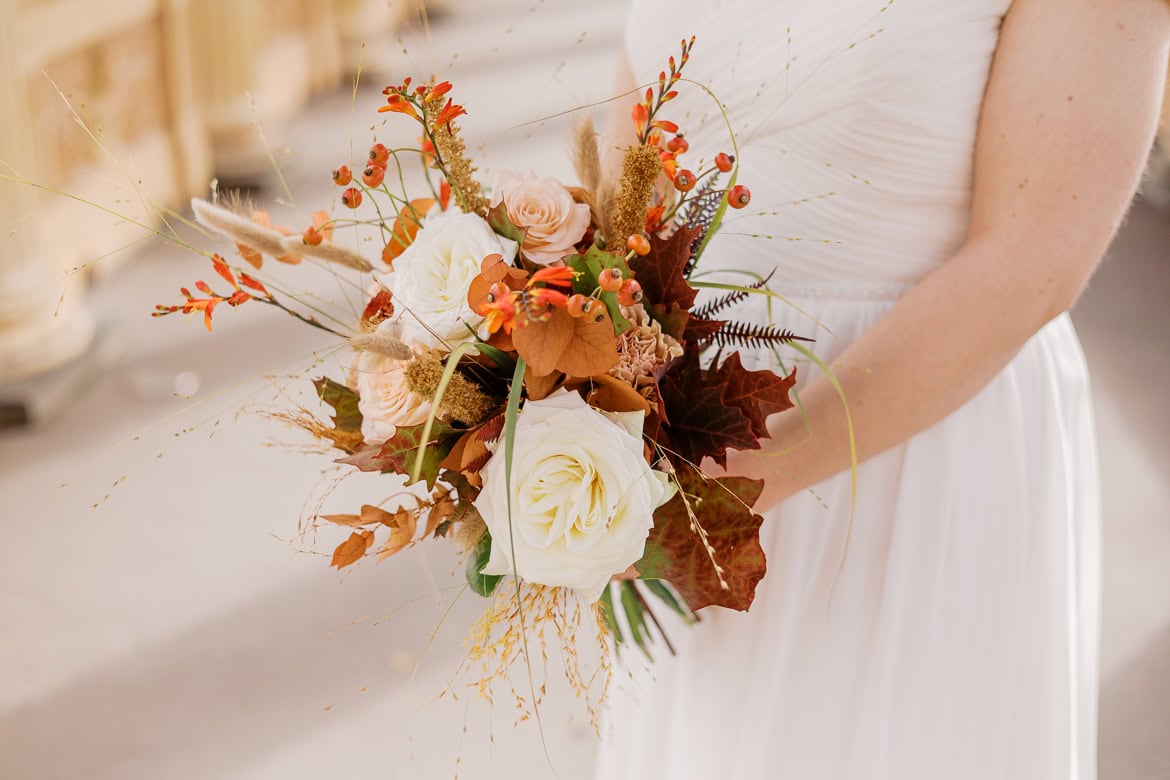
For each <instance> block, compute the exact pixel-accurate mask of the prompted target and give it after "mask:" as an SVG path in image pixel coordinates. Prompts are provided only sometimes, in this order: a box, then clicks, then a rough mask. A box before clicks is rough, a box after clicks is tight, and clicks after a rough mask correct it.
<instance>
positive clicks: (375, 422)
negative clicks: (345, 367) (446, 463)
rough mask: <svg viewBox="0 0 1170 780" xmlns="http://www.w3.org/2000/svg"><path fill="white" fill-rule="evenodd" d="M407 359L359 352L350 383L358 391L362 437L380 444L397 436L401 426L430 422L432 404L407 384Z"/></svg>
mask: <svg viewBox="0 0 1170 780" xmlns="http://www.w3.org/2000/svg"><path fill="white" fill-rule="evenodd" d="M406 364H407V361H405V360H395V359H394V358H390V357H386V356H385V355H381V354H379V353H377V352H359V353H358V354H357V359H356V360H355V361H354V364H353V367H352V368H351V369H350V372H349V380H350V381H349V385H350V387H352V388H353V389H354V390H355V391H356V392H357V394H358V411H360V412H361V413H362V438H363V439H365V440H366V441H367V442H369V443H371V444H379V443H381V442H384V441H386V440H387V439H389V438H391V437H393V436H394V433H395V431H397V429H398V426H400V425H402V426H407V425H421V424H422V423H424V422H426V421H427V417H428V416H429V415H430V412H431V403H430V400H429V399H427V398H423V397H422V396H419V395H417V394H415V393H412V392H411V391H410V390H409V389H408V388H407V386H406V375H405V373H406Z"/></svg>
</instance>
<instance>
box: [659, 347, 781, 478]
mask: <svg viewBox="0 0 1170 780" xmlns="http://www.w3.org/2000/svg"><path fill="white" fill-rule="evenodd" d="M658 391H659V395H660V396H661V398H662V406H663V410H662V411H663V416H664V417H665V418H666V420H667V424H666V425H665V426H664V427H665V428H666V433H667V436H668V437H669V439H670V447H671V449H672V450H673V451H674V453H675V455H674V456H672V457H675V458H678V459H681V460H682V462H684V463H691V464H695V465H698V464H700V463H701V462H702V461H703V458H708V457H709V458H714V459H715V462H717V463H719V464H720V465H723V464H726V463H727V450H728V449H729V448H731V449H737V450H754V449H759V447H760V442H759V437H758V436H757V435H756V433H755V432H754V430H753V429H752V420H751V418H750V417H749V416H748V415H747V414H745V413H744V411H743V409H741V408H740V407H739V406H737V405H733V404H728V403H727V402H726V401H724V400H723V398H724V394H725V393H726V391H727V385H726V383H725V382H724V381H721V380H720V378H719V376H718V375H717V374H716V373H715V372H713V371H706V370H704V369H703V368H701V367H700V365H699V353H698V350H695V349H688V350H687V352H686V354H685V355H684V356H683V357H682V358H681V359H679V360H676V361H675V362H674V363H673V364H671V366H670V369H669V370H667V372H666V374H665V376H663V377H662V379H661V381H660V382H659V383H658Z"/></svg>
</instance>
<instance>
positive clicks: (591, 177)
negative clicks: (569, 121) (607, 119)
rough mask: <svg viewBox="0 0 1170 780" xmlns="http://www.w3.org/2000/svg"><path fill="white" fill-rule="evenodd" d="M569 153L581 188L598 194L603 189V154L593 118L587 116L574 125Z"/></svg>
mask: <svg viewBox="0 0 1170 780" xmlns="http://www.w3.org/2000/svg"><path fill="white" fill-rule="evenodd" d="M569 151H570V152H571V155H572V158H573V170H575V171H576V172H577V179H578V181H580V182H581V186H582V187H584V188H585V189H586V190H588V191H589V193H590V194H591V195H593V194H596V193H597V191H598V189H599V188H600V187H601V152H600V150H599V149H598V148H597V130H596V129H595V128H594V127H593V117H591V116H586V117H585V118H584V119H581V120H579V121H578V122H576V123H574V125H573V136H572V139H571V141H570V149H569Z"/></svg>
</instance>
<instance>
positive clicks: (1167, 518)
mask: <svg viewBox="0 0 1170 780" xmlns="http://www.w3.org/2000/svg"><path fill="white" fill-rule="evenodd" d="M448 8H449V9H450V12H449V14H448V15H447V16H446V18H443V19H438V20H436V23H435V25H434V26H433V28H432V30H431V36H430V41H429V44H428V43H426V42H425V41H424V39H423V37H422V36H420V35H419V34H417V33H412V34H408V35H405V36H404V38H403V41H402V42H391V41H385V42H380V43H378V45H377V46H375V45H374V44H372V45H371V47H370V48H371V51H373V50H375V49H377V51H378V52H379V53H380V54H381V55H382V56H380V57H376V58H375V57H373V56H371V61H372V62H373V61H375V60H376V61H377V67H378V68H380V69H381V71H382V72H379V73H376V74H374V75H371V76H369V78H368V79H367V80H366V81H365V83H364V85H363V86H362V87H360V88H359V90H358V92H357V100H356V102H355V101H354V100H353V98H352V96H351V94H350V93H349V91H348V90H345V91H339V92H338V93H337V94H335V95H332V96H329V97H326V98H323V99H321V100H319V101H318V102H316V103H315V104H314V105H313V106H311V107H310V108H309V110H308V111H306V112H305V113H304V115H302V116H300V117H298V118H297V119H296V121H295V122H293V123H292V125H291V126H290V127H289V128H288V129H287V133H286V134H285V137H284V144H283V145H285V146H287V147H288V149H289V150H290V152H289V153H288V154H287V155H286V156H283V157H282V160H283V165H284V170H285V174H286V177H287V180H288V184H289V188H290V190H291V191H292V193H294V194H295V195H296V203H295V204H293V203H291V202H287V198H284V199H283V200H284V201H286V202H284V203H279V201H280V200H282V198H281V191H280V190H279V189H278V188H276V187H275V186H270V187H269V188H268V189H267V190H265V191H262V192H260V193H258V195H257V199H258V200H261V201H264V202H266V203H273V204H276V205H274V206H273V208H272V211H273V213H274V216H279V218H280V219H281V220H283V221H285V222H287V223H289V224H293V225H297V224H302V223H306V222H307V215H308V213H309V212H310V211H312V210H313V209H314V208H317V207H319V206H320V205H324V204H327V203H328V202H329V199H331V198H333V197H335V196H336V193H335V192H334V191H333V188H332V187H331V185H330V184H329V181H328V172H329V170H331V169H332V168H333V167H334V166H335V165H336V164H337V163H338V162H340V161H344V160H346V159H349V155H350V148H351V147H350V138H351V137H352V138H353V146H354V147H355V148H357V149H358V150H359V153H360V150H361V149H364V147H365V145H366V144H367V143H368V141H369V133H368V129H369V128H370V126H371V125H372V124H373V120H370V119H368V117H372V116H373V114H372V111H373V107H374V106H376V105H377V104H378V103H379V102H380V100H381V98H380V96H379V95H378V91H379V90H380V87H381V86H382V85H383V84H384V83H388V82H389V81H392V80H393V81H396V80H398V79H400V78H401V77H402V76H403V75H406V73H407V72H414V73H417V74H425V73H427V72H429V71H431V70H442V71H443V72H445V73H449V74H450V76H451V77H452V79H453V80H455V81H456V82H457V84H458V87H459V89H460V91H461V94H462V95H463V96H464V97H465V102H467V103H468V108H469V110H470V111H471V112H472V114H471V115H470V116H469V117H468V118H467V120H466V122H465V126H466V127H467V128H468V133H469V134H471V136H472V137H473V139H474V140H475V143H476V146H477V147H478V148H477V150H476V154H477V156H479V157H480V159H484V160H490V161H491V162H492V165H493V166H495V167H498V168H506V167H514V168H535V169H539V170H547V171H549V172H551V173H554V174H556V175H561V176H564V177H566V178H568V177H569V168H568V163H567V162H566V161H565V157H564V153H563V150H564V130H565V120H563V119H556V120H550V121H547V122H543V123H537V124H535V125H525V126H520V127H515V125H517V124H518V123H520V122H524V121H527V120H530V119H538V118H540V117H542V116H547V115H551V114H555V113H557V112H559V111H561V110H563V109H566V108H569V107H572V106H576V105H580V104H585V103H588V102H591V101H595V100H599V99H603V98H605V97H607V96H608V95H609V94H610V91H611V90H610V84H611V80H612V72H613V56H612V51H613V46H614V44H615V41H616V40H618V34H619V32H618V31H619V26H620V21H621V18H622V13H623V9H622V3H621V2H618V0H598V2H594V3H590V4H587V5H585V6H582V5H580V4H572V3H569V2H567V0H533V2H532V3H530V4H529V3H524V4H521V3H517V2H515V0H491V2H486V3H478V4H475V5H474V6H473V5H472V4H470V3H461V4H460V3H456V2H451V3H449V4H448ZM404 48H405V50H406V51H405V53H402V51H401V50H402V49H404ZM452 52H459V56H458V57H456V58H454V59H452V58H451V56H450V55H451V53H452ZM408 68H409V70H408ZM504 85H506V88H505V86H504ZM485 96H490V97H485ZM351 109H356V118H354V119H352V120H351ZM347 128H352V131H351V130H348V129H347ZM378 132H379V134H380V135H382V134H385V133H386V132H387V131H385V130H383V129H382V127H381V126H380V125H379V126H378ZM400 140H409V139H400ZM269 184H270V185H271V184H272V183H271V182H270V183H269ZM184 235H189V234H186V233H185V234H184ZM189 237H191V238H192V239H193V240H195V241H199V242H202V244H203V245H206V244H207V239H205V238H199V237H197V236H189ZM1168 248H1170V220H1168V219H1167V217H1166V215H1165V214H1157V213H1155V211H1154V210H1153V209H1152V208H1151V207H1149V206H1146V205H1143V204H1140V203H1139V204H1138V205H1137V207H1136V208H1135V210H1134V212H1133V214H1132V217H1131V219H1130V222H1129V224H1128V225H1127V227H1126V229H1125V231H1124V232H1123V234H1122V235H1121V236H1120V238H1119V239H1118V241H1117V243H1116V245H1115V246H1114V248H1113V250H1112V251H1111V253H1110V257H1109V259H1108V261H1107V262H1106V264H1105V265H1104V267H1103V268H1102V270H1101V272H1100V273H1099V274H1098V276H1097V277H1096V279H1095V281H1094V283H1093V285H1092V287H1091V289H1090V290H1089V292H1088V293H1087V295H1086V296H1085V298H1084V300H1083V301H1082V302H1081V303H1080V304H1079V306H1078V308H1077V310H1076V312H1075V319H1076V321H1077V324H1078V326H1079V327H1080V329H1081V332H1082V335H1083V338H1084V343H1085V349H1086V352H1087V354H1088V357H1089V361H1090V364H1091V366H1092V369H1093V373H1094V378H1095V382H1096V387H1095V389H1096V402H1097V412H1098V422H1099V437H1100V442H1101V448H1102V456H1103V457H1102V469H1103V477H1104V489H1105V506H1106V531H1105V544H1106V546H1105V576H1106V580H1105V594H1104V603H1105V618H1104V619H1105V623H1104V658H1103V679H1102V735H1101V736H1102V743H1101V766H1102V774H1101V776H1102V778H1103V780H1153V778H1165V777H1170V704H1168V702H1170V599H1168V598H1167V596H1170V586H1168V580H1167V575H1166V572H1167V571H1170V483H1168V480H1167V469H1166V466H1165V464H1166V463H1167V462H1170V410H1168V408H1167V405H1166V404H1165V403H1164V398H1165V394H1166V392H1165V388H1166V387H1167V386H1170V361H1168V360H1167V357H1168V355H1170V347H1168V346H1167V342H1166V338H1165V335H1166V334H1167V333H1168V332H1170V315H1168V314H1167V311H1168V309H1167V307H1166V306H1165V302H1166V301H1167V300H1170V268H1168V267H1167V262H1168V260H1170V249H1168ZM298 273H299V272H298ZM207 275H208V274H207V268H206V265H205V261H202V260H201V259H199V258H197V257H195V256H193V255H191V254H190V253H188V252H185V251H183V250H180V249H176V248H170V247H167V246H164V245H161V244H159V245H156V246H155V248H153V249H151V250H150V251H148V252H144V253H141V254H140V255H138V256H136V257H135V258H134V259H133V261H131V262H127V263H125V264H124V265H123V266H122V267H121V268H120V270H119V271H118V272H117V273H115V274H110V275H108V276H107V277H106V278H104V279H103V280H102V281H101V282H100V283H99V284H98V286H97V287H96V289H95V290H94V295H93V304H94V306H95V308H96V309H97V311H98V312H99V314H100V315H101V317H102V321H103V323H104V336H103V338H104V344H105V345H106V347H107V348H108V352H109V354H111V355H112V356H113V357H112V358H111V361H112V362H111V370H110V371H109V372H108V373H106V374H105V375H104V376H103V377H102V378H101V379H100V380H98V381H96V382H94V383H93V386H92V388H91V389H90V391H89V392H88V393H87V394H86V395H85V396H84V397H82V398H81V399H80V401H79V402H78V403H77V404H76V405H75V406H73V407H72V408H70V409H69V410H67V411H66V412H64V413H62V414H61V415H60V416H59V417H58V418H57V419H55V420H53V421H51V423H49V424H47V425H44V426H43V427H40V428H36V429H32V430H21V431H15V432H4V433H2V434H0V530H2V531H3V534H4V537H5V539H6V544H4V545H2V546H0V616H2V617H0V670H3V671H2V672H0V777H4V778H18V779H20V780H26V779H27V780H38V779H40V778H70V779H71V778H94V779H97V778H119V779H121V778H180V779H185V778H210V777H214V778H241V779H244V778H301V777H304V778H322V777H398V778H409V779H410V780H415V779H417V778H423V779H426V778H451V777H464V778H471V779H472V780H493V779H494V778H513V777H525V778H528V777H548V776H553V773H552V771H551V770H550V769H549V767H548V764H547V763H546V760H545V758H544V751H543V750H542V745H541V738H540V735H539V733H538V730H537V728H536V727H535V725H534V724H533V723H531V722H530V723H525V724H522V725H521V726H519V727H518V728H513V726H512V724H513V720H514V717H515V714H514V711H513V710H512V708H511V706H510V705H509V703H508V702H507V701H504V700H501V701H499V702H498V703H497V705H496V706H495V707H494V708H493V707H491V706H489V705H487V704H486V703H483V702H479V701H476V700H475V699H474V697H473V696H469V695H466V694H464V695H462V696H460V698H458V699H453V698H452V697H451V696H449V695H448V696H445V697H443V698H441V699H438V700H436V698H435V697H436V696H437V694H439V692H440V691H442V690H443V689H444V688H445V687H447V683H448V681H449V679H450V676H451V675H452V674H453V673H454V671H455V669H456V668H457V666H458V664H459V661H460V659H461V658H462V655H463V649H462V639H463V636H464V635H465V633H466V630H467V627H468V626H470V625H471V623H472V622H474V620H475V618H476V617H477V616H478V614H479V611H480V606H479V605H477V604H476V603H474V601H473V599H471V598H464V599H458V598H457V597H456V596H455V594H456V593H457V591H456V589H455V587H454V586H455V585H457V583H458V582H459V579H460V575H459V572H458V571H457V564H456V562H455V561H454V559H453V558H452V557H451V556H450V554H449V553H448V551H446V550H445V549H444V547H443V546H442V545H428V546H422V547H418V548H415V549H414V550H411V551H409V552H406V553H403V554H402V555H400V556H399V557H397V558H396V559H394V560H393V561H392V562H389V563H384V564H382V565H378V566H375V565H373V564H362V565H359V566H357V567H355V568H354V569H352V570H347V571H346V572H344V573H342V574H340V575H338V574H337V573H336V572H335V571H333V570H331V569H329V568H328V567H327V562H328V561H327V558H326V557H325V556H326V555H327V552H325V551H328V550H329V549H331V547H332V545H333V544H335V543H336V542H337V541H339V537H337V534H335V533H334V534H330V535H328V536H325V535H324V534H323V535H322V536H321V538H320V539H319V540H317V541H316V544H314V543H313V542H314V539H312V538H307V539H299V538H298V531H297V518H298V517H303V516H305V515H308V514H312V513H313V512H314V511H315V509H316V506H317V504H316V503H315V502H316V501H318V500H323V501H324V508H325V510H326V511H347V510H348V509H349V508H351V507H353V506H356V505H357V504H358V503H360V502H361V500H362V496H363V495H366V496H368V495H369V492H370V488H371V482H370V480H369V479H362V478H349V479H346V480H345V481H343V482H340V483H338V484H334V481H333V480H331V479H330V478H328V477H325V476H322V473H321V468H320V463H321V462H322V461H321V459H320V458H316V457H304V456H303V454H302V453H301V451H300V450H299V449H298V448H300V447H303V445H305V439H304V437H302V436H300V435H298V433H297V432H295V431H293V430H290V429H288V428H285V427H282V426H281V425H280V424H278V423H274V422H273V421H271V420H269V419H266V418H264V417H263V416H262V414H258V413H253V412H257V411H261V410H263V409H265V408H268V409H271V408H273V407H283V408H288V407H289V406H290V405H291V404H292V403H293V402H296V401H304V400H306V399H305V396H304V394H303V391H302V390H301V388H303V385H304V382H301V381H299V380H298V379H297V378H296V377H299V376H301V375H303V374H306V373H307V374H309V375H313V374H315V373H319V372H328V373H332V374H334V375H337V373H338V359H337V356H336V354H335V353H334V352H332V351H331V350H330V345H331V344H332V343H333V342H332V341H331V339H330V337H328V336H327V335H325V334H320V333H318V332H316V331H312V330H311V329H307V328H304V327H299V326H296V325H295V324H292V323H288V322H286V321H285V320H284V319H283V318H281V317H276V316H273V312H271V311H268V310H263V311H260V310H257V308H256V307H252V308H249V307H244V308H242V309H240V310H237V311H221V312H217V317H216V332H215V334H214V335H212V336H210V337H209V336H208V335H207V334H206V333H204V332H203V331H202V329H201V327H200V326H199V324H198V323H197V322H195V321H191V320H184V319H182V318H177V317H176V318H168V319H163V320H155V321H149V322H148V321H147V320H146V318H145V313H146V312H147V311H149V309H150V308H151V306H152V305H153V304H154V303H157V302H167V303H169V302H172V301H174V300H176V298H177V288H178V287H179V286H180V285H182V284H189V283H190V282H191V281H192V280H194V279H195V278H200V277H205V276H207ZM283 278H285V279H289V280H293V279H295V282H292V283H293V284H295V286H297V287H302V288H303V287H308V288H309V289H311V290H312V291H313V294H314V295H316V296H319V298H320V299H322V301H323V305H326V306H334V307H336V306H342V307H344V306H350V307H352V306H353V305H354V302H353V298H354V296H353V293H352V291H350V290H346V289H344V288H343V287H342V286H341V285H338V284H335V283H334V282H333V280H332V279H331V278H330V277H328V276H327V275H318V276H312V275H311V274H310V275H308V276H304V275H297V274H294V273H291V272H290V273H285V274H284V276H283ZM290 377H291V378H290ZM176 384H177V385H178V387H179V388H180V389H182V390H183V391H185V392H192V391H195V392H194V393H193V396H192V397H191V398H190V399H189V400H184V399H179V398H176V397H175V395H174V390H175V387H176ZM196 385H198V389H197V391H196ZM241 410H244V411H243V412H242V413H241ZM379 489H380V490H382V491H384V483H379ZM322 496H327V497H326V498H323V499H322ZM457 690H459V689H458V688H457ZM554 694H555V692H554ZM560 701H561V703H559V704H550V705H549V706H548V707H546V708H545V710H544V711H543V725H544V735H545V742H546V743H547V749H548V752H549V754H551V755H552V756H553V759H554V763H555V766H556V770H557V773H558V776H559V777H561V778H564V780H582V779H583V778H587V777H590V776H591V766H592V757H591V756H592V752H593V749H594V745H595V738H594V737H593V735H592V732H591V730H590V727H589V724H588V719H587V717H586V713H585V712H584V709H583V707H582V706H581V705H580V704H578V703H573V702H571V701H570V700H569V699H568V698H567V697H561V699H560Z"/></svg>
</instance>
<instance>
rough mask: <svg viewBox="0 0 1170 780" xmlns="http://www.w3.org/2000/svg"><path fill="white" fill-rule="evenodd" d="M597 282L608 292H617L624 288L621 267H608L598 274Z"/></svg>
mask: <svg viewBox="0 0 1170 780" xmlns="http://www.w3.org/2000/svg"><path fill="white" fill-rule="evenodd" d="M597 283H598V284H599V285H601V289H603V290H605V291H606V292H617V291H618V290H620V289H621V288H622V271H621V269H620V268H606V269H605V270H604V271H602V272H601V273H600V274H598V275H597Z"/></svg>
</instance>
